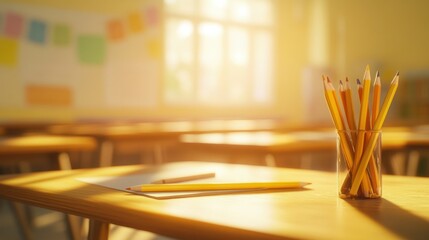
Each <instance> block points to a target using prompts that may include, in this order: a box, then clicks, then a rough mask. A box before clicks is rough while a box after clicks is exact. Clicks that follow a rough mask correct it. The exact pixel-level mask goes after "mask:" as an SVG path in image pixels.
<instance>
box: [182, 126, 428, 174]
mask: <svg viewBox="0 0 429 240" xmlns="http://www.w3.org/2000/svg"><path fill="white" fill-rule="evenodd" d="M336 139H337V136H336V132H335V131H332V130H331V131H328V130H324V131H323V130H320V131H290V132H272V131H259V132H232V133H204V134H184V135H182V136H181V138H180V140H181V143H182V146H184V147H186V146H187V147H189V148H199V149H203V148H205V149H208V150H214V151H226V150H230V151H236V152H238V153H240V152H244V153H249V152H259V153H263V154H270V155H269V156H271V154H274V155H275V154H279V153H302V154H307V153H314V152H323V151H324V152H333V153H334V152H335V151H336ZM382 145H383V150H384V151H390V152H401V153H404V152H405V153H406V154H408V155H413V154H410V153H415V152H416V151H417V152H419V151H422V150H424V149H427V148H428V147H429V133H428V132H417V131H411V130H410V129H409V128H401V127H395V128H394V127H391V128H385V129H383V133H382ZM414 155H415V154H414ZM267 156H268V155H267ZM413 158H416V157H415V156H414V157H413ZM270 159H272V157H271V158H270ZM414 165H415V164H414ZM414 168H415V166H414ZM415 171H416V170H415V169H414V170H408V171H407V172H415Z"/></svg>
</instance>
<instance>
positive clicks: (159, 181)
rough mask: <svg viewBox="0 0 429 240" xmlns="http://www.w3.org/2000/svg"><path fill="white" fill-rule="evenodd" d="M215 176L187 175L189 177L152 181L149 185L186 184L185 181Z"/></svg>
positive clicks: (204, 174)
mask: <svg viewBox="0 0 429 240" xmlns="http://www.w3.org/2000/svg"><path fill="white" fill-rule="evenodd" d="M215 176H216V173H212V172H211V173H202V174H196V175H189V176H183V177H175V178H165V179H160V180H157V181H153V182H151V183H152V184H163V183H164V184H165V183H179V182H187V181H193V180H200V179H206V178H213V177H215Z"/></svg>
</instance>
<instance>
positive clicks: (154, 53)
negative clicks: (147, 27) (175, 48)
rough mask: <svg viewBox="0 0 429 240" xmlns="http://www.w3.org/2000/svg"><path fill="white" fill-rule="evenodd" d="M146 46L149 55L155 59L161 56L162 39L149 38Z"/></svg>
mask: <svg viewBox="0 0 429 240" xmlns="http://www.w3.org/2000/svg"><path fill="white" fill-rule="evenodd" d="M146 48H147V51H148V53H149V56H150V57H151V58H153V59H160V58H161V51H162V49H161V40H160V39H156V38H155V39H149V40H147V42H146Z"/></svg>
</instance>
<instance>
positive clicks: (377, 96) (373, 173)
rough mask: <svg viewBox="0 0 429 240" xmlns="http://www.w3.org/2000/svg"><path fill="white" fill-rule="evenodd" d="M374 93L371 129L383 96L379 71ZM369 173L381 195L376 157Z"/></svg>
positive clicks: (372, 159) (370, 164)
mask: <svg viewBox="0 0 429 240" xmlns="http://www.w3.org/2000/svg"><path fill="white" fill-rule="evenodd" d="M373 86H374V87H373V92H372V108H371V110H372V111H371V118H370V123H369V125H370V129H372V128H373V126H374V122H375V120H376V119H377V116H378V112H379V111H380V95H381V81H380V73H379V72H378V71H377V72H376V74H375V79H374V85H373ZM369 138H370V135H368V136H366V138H365V140H366V142H368V140H369ZM368 169H369V173H370V176H371V178H372V181H371V184H372V189H373V190H374V191H375V192H376V193H377V194H379V192H378V190H379V184H380V176H379V174H380V173H379V167H378V166H377V164H376V159H375V158H374V156H371V159H370V160H369V168H368Z"/></svg>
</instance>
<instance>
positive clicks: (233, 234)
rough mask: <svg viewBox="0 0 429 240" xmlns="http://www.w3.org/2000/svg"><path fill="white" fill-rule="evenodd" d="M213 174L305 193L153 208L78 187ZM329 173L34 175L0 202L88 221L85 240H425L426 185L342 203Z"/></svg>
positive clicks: (428, 229) (413, 183) (413, 182)
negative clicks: (123, 229) (101, 179)
mask: <svg viewBox="0 0 429 240" xmlns="http://www.w3.org/2000/svg"><path fill="white" fill-rule="evenodd" d="M188 169H192V170H197V169H198V170H201V171H215V172H216V174H217V176H219V177H221V176H236V177H240V179H243V180H250V179H252V180H257V179H258V178H259V179H264V180H268V179H271V180H299V181H306V182H311V183H312V184H311V185H309V186H308V188H307V189H306V190H295V191H273V192H260V193H247V194H245V193H243V194H231V195H217V196H206V197H194V198H179V199H170V200H155V199H151V198H146V197H143V196H138V195H133V194H129V193H126V192H122V191H118V190H114V189H109V188H105V187H101V186H98V185H92V184H87V183H84V182H81V181H78V180H77V178H81V177H94V176H118V175H128V174H138V173H157V174H160V173H165V172H167V171H168V172H175V171H182V172H183V171H187V170H188ZM336 184H337V180H336V174H335V173H326V172H317V171H310V170H297V169H285V168H268V167H257V166H248V165H230V164H220V163H204V162H176V163H169V164H164V165H162V166H157V167H143V166H121V167H109V168H99V169H86V170H82V169H81V170H71V171H56V172H45V173H32V174H26V175H20V176H7V177H3V178H1V180H0V195H1V196H2V197H6V198H9V199H10V200H14V201H20V202H24V203H28V204H33V205H37V206H41V207H45V208H50V209H54V210H58V211H63V212H66V213H71V214H76V215H80V216H83V217H87V218H90V228H89V230H90V232H89V237H90V239H106V238H107V237H108V226H109V223H113V224H117V225H122V226H127V227H132V228H135V229H141V230H147V231H151V232H154V233H158V234H162V235H166V236H170V237H174V238H182V239H246V240H247V239H426V238H427V236H428V235H429V204H428V202H429V188H427V186H428V184H429V179H428V178H417V177H404V176H383V198H382V199H376V200H343V199H340V198H338V196H337V192H336V190H337V185H336Z"/></svg>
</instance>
